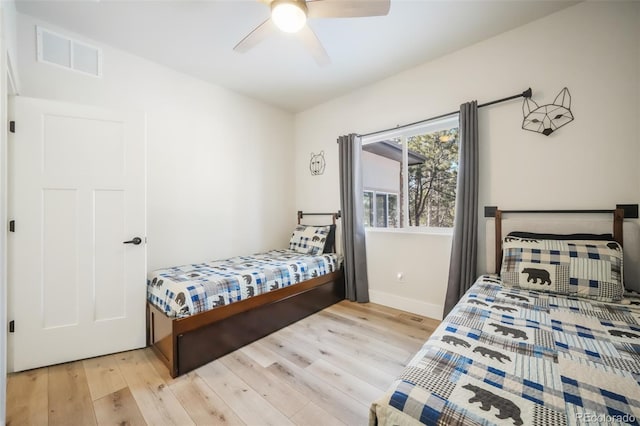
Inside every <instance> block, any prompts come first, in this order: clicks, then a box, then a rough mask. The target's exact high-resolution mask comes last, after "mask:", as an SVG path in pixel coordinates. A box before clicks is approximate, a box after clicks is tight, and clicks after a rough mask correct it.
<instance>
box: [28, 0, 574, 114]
mask: <svg viewBox="0 0 640 426" xmlns="http://www.w3.org/2000/svg"><path fill="white" fill-rule="evenodd" d="M362 1H366V0H362ZM575 3H576V2H575V1H565V0H562V1H551V0H536V1H529V0H501V1H497V0H473V1H460V0H448V1H430V0H391V10H390V13H389V15H388V16H383V17H374V18H344V19H316V20H310V21H309V25H310V26H311V27H312V29H313V30H314V31H315V32H316V34H317V35H318V37H319V39H320V40H321V41H322V43H323V45H324V47H325V49H326V50H327V52H328V54H329V56H330V57H331V61H332V63H331V64H330V65H328V66H325V67H319V66H318V65H316V63H315V62H314V60H313V58H312V57H311V55H310V54H309V53H308V52H307V51H306V50H304V48H303V46H302V43H301V42H300V41H299V40H298V39H297V38H296V36H295V35H291V34H284V33H282V34H276V35H275V36H273V37H271V38H269V39H267V40H265V41H264V42H262V43H261V44H259V45H258V46H256V47H255V48H254V49H253V50H251V51H249V52H248V53H245V54H240V53H236V52H234V51H233V50H232V49H233V47H234V46H235V45H236V43H238V42H239V41H240V40H241V39H242V38H243V37H244V36H245V35H246V34H248V33H249V32H250V31H251V30H252V29H253V28H254V27H255V26H257V25H258V24H260V23H261V22H262V21H264V20H265V19H266V18H267V17H268V16H269V7H268V6H267V5H265V4H264V3H260V2H258V1H256V0H224V1H223V0H215V1H185V0H177V1H175V0H174V1H168V0H164V1H150V0H144V1H122V0H102V1H100V0H82V1H79V0H74V1H51V0H48V1H31V0H18V1H17V9H18V11H19V12H20V13H24V14H28V15H32V16H34V17H37V18H40V19H42V20H45V21H47V22H50V23H52V24H54V25H57V26H60V27H62V28H66V29H68V30H70V31H73V32H77V33H80V34H83V35H85V36H87V37H89V38H92V39H94V40H96V41H99V42H102V43H105V44H108V45H111V46H114V47H117V48H120V49H122V50H125V51H128V52H130V53H133V54H135V55H138V56H141V57H144V58H147V59H149V60H152V61H154V62H157V63H160V64H163V65H165V66H167V67H170V68H173V69H176V70H178V71H181V72H184V73H186V74H190V75H192V76H195V77H197V78H200V79H202V80H206V81H209V82H211V83H214V84H217V85H220V86H224V87H227V88H229V89H232V90H234V91H236V92H240V93H243V94H246V95H248V96H251V97H253V98H256V99H259V100H262V101H264V102H267V103H269V104H272V105H275V106H278V107H281V108H283V109H285V110H288V111H292V112H297V111H303V110H305V109H307V108H310V107H312V106H314V105H317V104H320V103H322V102H324V101H327V100H329V99H331V98H334V97H337V96H340V95H342V94H345V93H347V92H349V91H351V90H353V89H356V88H358V87H362V86H365V85H368V84H371V83H373V82H375V81H378V80H381V79H383V78H385V77H388V76H391V75H394V74H396V73H398V72H400V71H402V70H405V69H408V68H411V67H414V66H416V65H418V64H421V63H424V62H427V61H429V60H432V59H434V58H437V57H439V56H442V55H444V54H446V53H449V52H453V51H455V50H458V49H461V48H463V47H465V46H469V45H471V44H474V43H477V42H479V41H481V40H484V39H487V38H489V37H491V36H493V35H496V34H499V33H502V32H505V31H507V30H509V29H512V28H515V27H518V26H520V25H523V24H525V23H527V22H531V21H533V20H535V19H539V18H541V17H543V16H546V15H548V14H550V13H553V12H555V11H557V10H560V9H563V8H565V7H568V6H571V5H572V4H575ZM523 49H526V46H523ZM105 60H108V58H106V59H105Z"/></svg>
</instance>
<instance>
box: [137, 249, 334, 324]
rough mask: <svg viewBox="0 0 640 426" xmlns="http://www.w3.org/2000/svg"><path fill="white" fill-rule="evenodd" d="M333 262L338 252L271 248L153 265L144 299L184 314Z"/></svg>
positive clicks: (297, 278)
mask: <svg viewBox="0 0 640 426" xmlns="http://www.w3.org/2000/svg"><path fill="white" fill-rule="evenodd" d="M339 268H340V258H339V257H338V255H337V254H335V253H324V254H321V255H309V254H300V253H298V252H295V251H292V250H272V251H269V252H267V253H260V254H254V255H251V256H237V257H233V258H231V259H226V260H218V261H213V262H206V263H199V264H193V265H184V266H176V267H173V268H167V269H160V270H157V271H153V272H152V273H150V274H149V277H148V279H147V299H148V300H149V302H151V303H152V304H153V305H155V306H157V307H158V308H159V309H160V310H162V311H163V312H164V313H165V314H167V315H168V316H171V317H186V316H189V315H193V314H197V313H199V312H204V311H207V310H210V309H213V308H216V307H218V306H223V305H228V304H230V303H233V302H237V301H239V300H243V299H247V298H249V297H253V296H256V295H259V294H263V293H267V292H269V291H272V290H277V289H279V288H283V287H287V286H290V285H292V284H297V283H300V282H302V281H306V280H309V279H311V278H315V277H319V276H321V275H325V274H327V273H330V272H334V271H336V270H338V269H339Z"/></svg>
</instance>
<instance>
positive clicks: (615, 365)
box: [370, 206, 640, 426]
mask: <svg viewBox="0 0 640 426" xmlns="http://www.w3.org/2000/svg"><path fill="white" fill-rule="evenodd" d="M613 213H614V234H613V235H608V236H606V235H604V236H603V235H600V234H598V235H585V234H581V235H571V236H566V235H549V234H531V233H526V234H525V233H509V234H507V235H506V236H505V238H504V239H503V238H502V222H501V219H502V216H501V212H500V211H499V210H498V211H497V214H496V222H495V223H496V243H497V244H499V243H500V242H504V245H503V246H502V247H501V248H498V249H496V253H497V254H498V253H499V255H497V256H496V261H497V268H496V271H497V272H500V275H483V276H481V277H480V278H478V280H477V281H476V282H475V283H474V284H473V286H472V287H471V288H470V289H469V290H468V291H467V293H466V294H465V295H464V296H463V298H462V299H461V300H460V302H459V303H458V304H457V305H456V306H455V307H454V309H453V310H452V311H451V312H450V313H449V315H447V317H446V318H445V319H444V321H443V322H442V323H441V324H440V326H439V327H438V328H437V329H436V330H435V331H434V333H433V335H432V336H431V337H430V338H429V340H428V341H427V342H426V343H425V344H424V346H423V347H422V349H420V351H419V352H418V353H417V354H416V355H415V356H414V357H413V358H412V360H411V361H410V362H409V364H408V365H407V367H406V368H405V370H404V371H403V372H402V374H401V375H400V376H399V377H398V379H397V380H396V381H395V382H394V383H393V384H392V386H391V387H390V389H389V391H388V392H387V393H386V394H385V395H384V396H382V397H381V398H380V399H379V400H377V401H375V402H374V403H373V404H372V405H371V411H370V423H371V424H372V425H373V424H380V425H413V424H429V425H436V424H438V425H449V424H455V425H459V424H464V425H493V424H504V425H515V426H519V425H541V426H542V425H573V424H633V425H637V424H639V421H640V420H639V419H640V298H639V297H638V294H637V293H630V292H625V290H624V287H623V284H622V283H623V281H622V280H623V251H622V242H623V241H622V220H623V217H624V212H623V211H622V210H620V209H617V210H616V211H614V212H613ZM635 217H636V218H637V206H636V215H635ZM634 260H635V262H638V259H634Z"/></svg>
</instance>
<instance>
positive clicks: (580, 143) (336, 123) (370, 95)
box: [295, 2, 640, 306]
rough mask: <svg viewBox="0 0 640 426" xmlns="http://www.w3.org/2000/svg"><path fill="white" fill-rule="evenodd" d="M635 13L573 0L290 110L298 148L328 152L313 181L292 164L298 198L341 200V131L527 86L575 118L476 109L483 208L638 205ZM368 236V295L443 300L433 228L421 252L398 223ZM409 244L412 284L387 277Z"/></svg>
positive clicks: (517, 107)
mask: <svg viewBox="0 0 640 426" xmlns="http://www.w3.org/2000/svg"><path fill="white" fill-rule="evenodd" d="M638 22H640V3H638V2H585V3H580V4H578V5H576V6H573V7H570V8H567V9H564V10H562V11H560V12H558V13H556V14H553V15H550V16H548V17H545V18H543V19H540V20H538V21H535V22H533V23H530V24H528V25H525V26H522V27H520V28H517V29H515V30H512V31H509V32H507V33H504V34H501V35H499V36H496V37H494V38H491V39H488V40H486V41H484V42H481V43H478V44H476V45H473V46H471V47H468V48H465V49H462V50H460V51H458V52H455V53H453V54H450V55H447V56H445V57H442V58H440V59H438V60H435V61H432V62H429V63H426V64H423V65H422V66H419V67H416V68H414V69H411V70H408V71H406V72H403V73H401V74H398V75H395V76H393V77H391V78H388V79H386V80H383V81H380V82H378V83H376V84H374V85H371V86H368V87H365V88H363V89H361V90H357V91H355V92H352V93H350V94H349V95H346V96H343V97H341V98H338V99H334V100H332V101H330V102H328V103H326V104H323V105H320V106H318V107H315V108H313V109H310V110H308V111H305V112H302V113H300V114H298V115H297V116H296V133H295V140H296V158H297V159H298V160H299V159H301V158H306V157H307V156H308V153H309V151H319V150H324V151H325V157H326V160H327V171H326V173H325V175H324V176H323V179H315V180H313V179H311V178H310V177H309V176H307V175H306V174H305V173H303V171H302V170H301V167H298V168H297V169H296V172H297V179H296V181H297V187H296V200H297V204H299V205H305V204H311V205H313V207H314V208H318V209H323V208H336V206H338V205H339V189H338V188H339V186H338V185H339V182H338V174H337V173H338V172H337V170H338V167H337V162H338V153H337V147H336V143H335V140H336V138H337V136H339V135H343V134H348V133H366V132H370V131H375V130H380V129H384V128H390V127H394V126H396V125H397V124H404V123H409V122H413V121H417V120H420V119H422V118H425V117H429V116H433V115H438V114H441V113H444V112H448V111H450V110H452V109H456V108H457V106H458V105H460V104H461V103H463V102H466V101H469V100H472V99H477V100H479V102H480V103H482V102H486V101H491V100H494V99H497V98H501V97H505V96H509V95H512V94H515V93H519V92H522V91H523V90H525V89H526V88H527V87H529V86H530V87H531V88H532V89H533V99H534V100H535V101H536V102H538V103H540V104H544V103H550V102H552V101H553V100H554V98H555V96H556V94H557V93H558V92H559V91H560V90H561V89H562V88H563V87H565V86H566V87H568V88H569V90H570V91H571V94H572V96H573V99H572V100H573V102H572V106H571V108H572V111H573V113H574V116H575V120H574V122H572V123H570V124H568V125H567V126H565V127H563V128H562V129H560V130H559V131H558V132H557V133H554V134H552V135H551V136H549V137H545V136H543V135H541V134H537V133H532V132H527V131H523V130H521V128H520V127H521V123H522V102H521V101H520V100H518V101H512V102H509V103H503V104H498V105H494V106H491V107H487V108H483V109H481V110H480V113H479V121H480V123H479V126H480V127H479V128H480V145H481V149H480V156H481V158H480V164H481V173H480V198H479V207H480V210H482V207H483V206H485V205H498V206H501V207H503V208H511V209H518V208H612V207H613V206H614V205H615V204H616V203H638V202H639V201H640V192H639V191H638V186H637V183H638V182H639V181H640V174H639V168H638V158H640V129H639V127H638V124H637V123H638V121H639V120H638V117H640V106H639V98H638V96H639V95H638V94H639V93H640V71H639V64H640V58H639V56H640V51H639V49H638V43H639V42H640V25H638ZM298 162H299V161H298ZM310 194H312V196H311V195H310ZM479 214H481V211H480V212H479ZM484 222H485V221H484V219H481V220H480V226H479V228H480V237H479V238H480V242H479V249H480V253H479V259H478V265H480V266H481V268H479V270H478V272H479V273H481V272H484V265H485V264H486V263H485V250H484V238H485V235H484V234H485V232H484ZM367 237H368V243H367V250H368V252H367V253H368V258H369V265H370V266H369V267H370V268H373V266H372V265H373V264H375V268H376V270H375V271H374V270H372V269H370V271H369V272H370V274H369V284H370V288H371V290H372V291H373V292H374V293H375V292H376V291H380V292H388V293H389V294H390V295H392V296H396V297H404V298H414V300H416V301H420V302H423V303H425V304H438V305H440V306H441V305H442V304H443V301H444V288H445V287H446V276H447V273H448V262H446V261H442V258H441V253H439V252H438V253H435V252H431V251H430V250H432V249H434V250H435V248H434V246H433V245H431V240H430V239H429V237H424V238H419V239H418V240H419V241H418V242H417V243H416V244H417V245H418V246H419V247H422V250H420V249H419V247H416V244H406V245H405V244H404V243H405V239H406V235H404V234H402V233H395V234H394V233H385V234H381V235H376V236H375V237H373V238H371V234H370V233H369V234H368V235H367ZM433 238H437V239H440V238H442V237H441V236H435V237H433ZM398 242H401V243H402V244H399V243H398ZM388 247H394V250H390V249H388ZM442 249H443V250H444V249H445V248H444V247H443V248H442ZM416 253H423V254H422V255H421V256H418V260H417V261H419V262H420V267H421V270H422V271H423V277H424V278H422V282H421V285H422V293H420V294H415V293H413V290H411V291H410V290H408V289H406V288H404V287H402V286H397V285H396V286H392V285H391V284H390V282H389V280H390V279H393V277H395V273H396V272H397V271H400V270H402V268H403V267H404V263H405V259H407V258H409V259H415V258H416ZM446 257H447V258H448V253H447V256H446ZM383 267H386V268H383ZM381 269H384V271H383V270H381ZM373 272H375V273H373ZM390 277H391V278H390ZM381 302H383V301H382V300H381Z"/></svg>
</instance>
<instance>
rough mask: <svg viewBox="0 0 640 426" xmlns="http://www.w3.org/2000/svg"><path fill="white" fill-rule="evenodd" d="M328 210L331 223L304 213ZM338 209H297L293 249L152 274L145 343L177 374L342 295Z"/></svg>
mask: <svg viewBox="0 0 640 426" xmlns="http://www.w3.org/2000/svg"><path fill="white" fill-rule="evenodd" d="M310 215H316V216H317V215H321V216H324V215H330V216H331V218H332V221H333V223H332V224H331V225H326V226H311V225H301V224H300V222H301V220H302V218H303V217H304V216H310ZM338 218H340V213H339V212H338V213H304V212H301V211H299V212H298V226H297V227H296V229H295V230H294V232H293V234H292V236H291V240H290V244H289V249H288V250H272V251H270V252H267V253H260V254H256V255H252V256H237V257H234V258H230V259H226V260H222V261H213V262H206V263H201V264H193V265H184V266H179V267H173V268H167V269H162V270H157V271H154V272H153V273H151V274H150V276H149V278H148V282H147V301H148V302H147V328H148V329H147V343H148V344H149V345H150V346H151V347H152V348H153V349H154V351H155V352H156V354H157V355H158V357H159V358H160V359H161V360H162V361H163V362H164V363H165V364H166V365H167V368H168V369H169V372H170V374H171V376H172V377H177V376H179V375H181V374H184V373H187V372H188V371H191V370H193V369H195V368H197V367H199V366H201V365H203V364H206V363H208V362H210V361H212V360H214V359H216V358H218V357H220V356H223V355H225V354H227V353H229V352H232V351H234V350H236V349H238V348H240V347H242V346H244V345H246V344H248V343H251V342H253V341H255V340H257V339H260V338H262V337H264V336H266V335H268V334H270V333H272V332H274V331H276V330H278V329H280V328H282V327H285V326H286V325H289V324H291V323H293V322H295V321H298V320H300V319H302V318H304V317H306V316H308V315H311V314H312V313H314V312H317V311H319V310H321V309H324V308H325V307H327V306H330V305H332V304H334V303H336V302H338V301H340V300H342V299H344V297H345V289H344V278H343V273H342V267H341V263H342V260H341V257H340V256H339V255H338V254H336V252H335V231H336V220H337V219H338Z"/></svg>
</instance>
